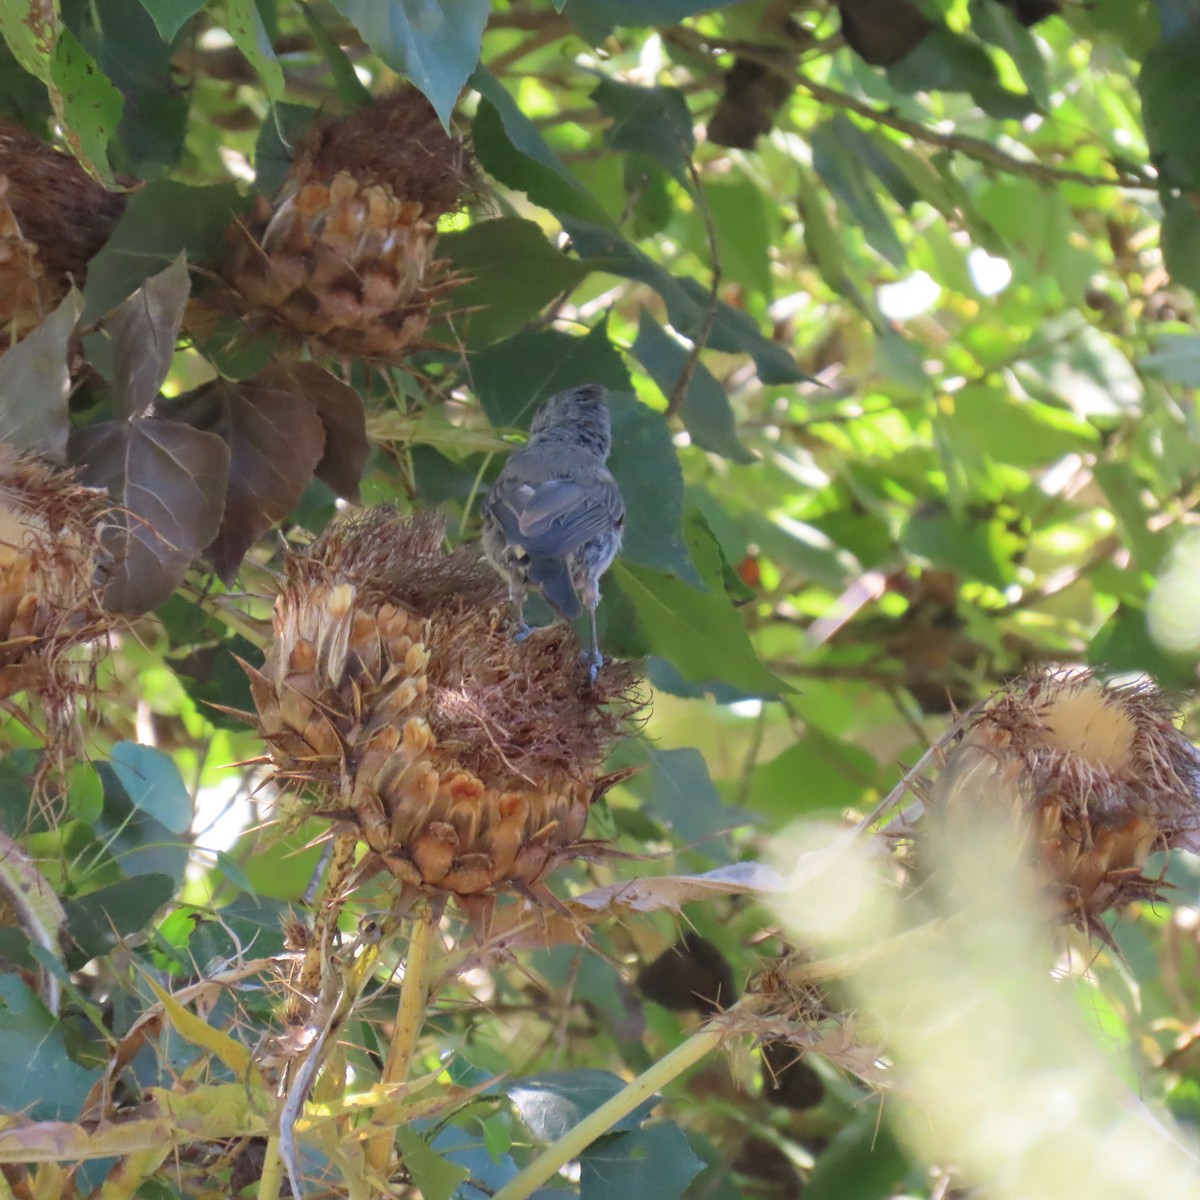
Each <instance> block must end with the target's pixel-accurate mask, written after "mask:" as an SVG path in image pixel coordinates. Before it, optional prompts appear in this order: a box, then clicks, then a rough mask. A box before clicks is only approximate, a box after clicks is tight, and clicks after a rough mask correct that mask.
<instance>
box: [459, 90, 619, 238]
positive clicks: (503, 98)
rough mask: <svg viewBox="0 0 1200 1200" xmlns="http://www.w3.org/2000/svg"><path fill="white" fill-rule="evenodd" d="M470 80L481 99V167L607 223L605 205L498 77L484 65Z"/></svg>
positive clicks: (476, 139)
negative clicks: (564, 162)
mask: <svg viewBox="0 0 1200 1200" xmlns="http://www.w3.org/2000/svg"><path fill="white" fill-rule="evenodd" d="M470 84H471V86H472V87H473V88H474V89H475V90H476V91H477V92H478V93H479V94H480V96H481V97H482V99H481V101H480V104H479V108H478V110H477V111H476V113H475V120H474V121H473V122H472V123H471V149H472V150H473V151H474V152H475V157H476V158H478V159H479V163H480V165H481V166H482V167H483V169H484V170H485V171H487V172H488V173H489V174H491V175H494V176H495V177H496V178H497V179H499V180H500V182H501V183H503V184H505V185H506V186H507V187H510V188H515V189H516V190H518V191H522V192H524V193H525V194H526V195H527V196H528V197H529V199H530V200H532V201H533V202H534V204H540V205H542V207H544V208H548V209H550V210H551V211H553V212H565V213H570V214H572V215H573V216H577V217H583V218H585V219H586V220H590V221H598V222H601V223H606V222H607V221H608V217H607V215H606V214H605V212H604V209H603V208H602V207H601V206H600V204H599V203H598V202H597V200H596V199H595V198H594V197H593V196H592V195H591V194H590V193H589V192H588V191H587V190H586V189H585V188H584V187H583V185H582V184H580V182H579V181H578V180H577V179H576V178H575V177H574V176H573V175H572V174H571V173H570V172H569V171H568V170H567V168H566V167H565V166H564V165H563V162H562V160H561V159H560V158H559V157H558V155H557V154H555V153H554V151H553V150H551V149H550V147H549V146H548V145H547V144H546V141H545V139H544V138H543V137H542V135H541V133H540V132H539V131H538V128H537V126H536V125H534V123H533V122H532V121H531V120H530V119H529V118H528V117H527V116H526V115H525V114H524V113H523V112H522V111H521V110H520V108H518V107H517V102H516V101H515V100H514V99H513V98H512V96H510V95H509V93H508V91H507V90H506V89H505V87H504V86H503V85H502V84H501V83H500V82H499V80H497V79H496V78H495V76H493V75H492V74H491V73H490V72H488V71H486V70H484V69H483V68H482V67H481V68H480V69H479V70H477V71H476V72H475V74H474V75H472V76H471V79H470Z"/></svg>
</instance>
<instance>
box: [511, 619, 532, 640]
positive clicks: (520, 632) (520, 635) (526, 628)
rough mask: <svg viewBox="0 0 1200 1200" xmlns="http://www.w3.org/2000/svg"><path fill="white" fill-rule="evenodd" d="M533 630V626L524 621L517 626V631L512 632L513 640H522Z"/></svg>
mask: <svg viewBox="0 0 1200 1200" xmlns="http://www.w3.org/2000/svg"><path fill="white" fill-rule="evenodd" d="M532 632H533V626H532V625H527V624H526V623H525V622H524V621H522V622H521V624H520V625H518V626H517V632H516V633H514V634H513V641H514V642H523V641H524V640H525V639H526V638H527V637H528V636H529V635H530V634H531V633H532Z"/></svg>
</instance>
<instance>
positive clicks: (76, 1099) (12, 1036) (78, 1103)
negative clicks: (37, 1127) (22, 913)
mask: <svg viewBox="0 0 1200 1200" xmlns="http://www.w3.org/2000/svg"><path fill="white" fill-rule="evenodd" d="M64 1032H65V1029H64V1026H63V1024H62V1022H61V1021H60V1020H59V1019H58V1018H57V1017H55V1016H53V1015H52V1014H51V1013H50V1012H49V1011H48V1010H47V1008H46V1006H45V1005H44V1004H43V1003H42V1002H41V1000H39V999H38V997H37V996H35V995H34V993H33V992H32V991H30V989H29V988H28V986H27V985H26V984H25V983H24V981H23V980H22V979H21V977H20V976H19V975H10V974H5V975H0V1109H3V1110H4V1111H5V1112H9V1113H18V1112H19V1113H23V1114H24V1115H25V1117H26V1118H27V1119H28V1120H31V1121H56V1120H72V1119H74V1118H75V1117H76V1116H78V1114H79V1110H80V1109H81V1108H82V1106H83V1101H84V1099H85V1097H86V1096H87V1093H88V1090H89V1088H90V1087H91V1085H92V1081H93V1079H94V1077H95V1075H96V1072H95V1071H87V1070H85V1069H84V1068H83V1067H81V1066H80V1065H79V1064H78V1063H76V1062H72V1060H71V1059H70V1057H69V1056H68V1054H67V1046H66V1042H65V1040H64Z"/></svg>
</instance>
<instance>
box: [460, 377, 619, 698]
mask: <svg viewBox="0 0 1200 1200" xmlns="http://www.w3.org/2000/svg"><path fill="white" fill-rule="evenodd" d="M606 395H607V391H606V390H605V389H604V388H603V387H601V386H600V385H599V384H586V385H584V386H583V387H577V388H570V389H569V390H567V391H565V392H559V393H558V394H557V395H554V396H551V397H550V399H548V400H547V401H545V403H543V404H542V406H541V408H539V409H538V411H537V415H536V416H535V417H534V418H533V424H532V425H531V426H530V428H529V441H528V442H527V443H526V445H525V446H524V447H523V448H522V449H520V450H518V451H517V452H516V453H515V454H513V455H512V456H511V457H510V458H509V460H508V462H506V463H505V464H504V469H503V470H502V471H501V472H500V474H499V475H498V476H497V477H496V482H495V483H494V484H492V486H491V489H490V490H489V492H488V494H487V496H486V497H485V498H484V501H483V509H482V511H483V549H484V552H485V553H486V554H487V556H488V559H489V560H490V561H491V563H492V565H493V566H494V567H495V568H496V570H498V571H499V572H500V574H501V575H503V576H504V578H505V579H506V580H508V590H509V595H510V596H511V598H512V602H513V607H514V608H515V609H516V613H517V619H518V621H520V622H521V627H522V632H525V631H526V626H525V624H524V618H523V610H524V606H525V595H526V592H527V591H528V589H529V588H530V587H536V588H537V589H538V590H539V591H541V593H542V595H543V596H544V597H545V598H546V603H547V604H549V605H550V607H551V608H552V609H553V610H554V611H555V612H556V613H557V614H558V615H559V616H560V617H561V618H562V619H563V620H565V621H573V620H575V618H576V617H578V616H579V614H580V612H581V611H582V610H583V609H584V608H586V609H587V611H588V617H589V619H590V621H591V633H592V645H591V660H590V661H591V669H592V674H593V677H594V675H595V672H596V670H597V669H598V668H599V666H600V663H601V658H600V649H599V646H598V644H597V640H596V605H597V604H598V603H599V602H600V577H601V576H602V575H603V574H604V572H605V571H607V570H608V568H609V567H610V566H611V565H612V561H613V559H614V558H616V556H617V550H618V549H619V548H620V546H621V532H622V530H623V529H624V527H625V502H624V501H623V500H622V499H621V493H620V491H619V490H618V488H617V483H616V480H615V479H613V477H612V474H611V473H610V471H609V469H608V467H607V466H605V462H606V460H607V458H608V453H609V450H610V449H611V447H612V424H611V421H610V419H609V415H608V404H607V402H606V400H605V397H606Z"/></svg>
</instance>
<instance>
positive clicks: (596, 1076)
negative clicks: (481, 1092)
mask: <svg viewBox="0 0 1200 1200" xmlns="http://www.w3.org/2000/svg"><path fill="white" fill-rule="evenodd" d="M501 1086H502V1087H503V1089H504V1092H505V1094H506V1095H507V1096H508V1098H509V1099H510V1100H511V1101H512V1102H513V1107H515V1108H516V1110H517V1112H518V1114H519V1115H520V1117H521V1120H522V1121H523V1122H524V1123H525V1127H526V1128H527V1129H528V1130H529V1132H530V1133H531V1134H532V1135H533V1137H534V1138H535V1139H536V1140H537V1141H539V1142H553V1141H557V1140H558V1139H559V1138H560V1137H562V1136H563V1134H565V1133H566V1132H567V1131H568V1130H570V1129H572V1128H574V1127H575V1126H576V1125H578V1124H579V1122H580V1121H582V1120H583V1119H584V1117H586V1116H589V1115H590V1114H591V1113H593V1112H595V1111H596V1109H598V1108H599V1107H600V1105H602V1104H604V1103H606V1102H607V1101H609V1100H611V1099H612V1098H613V1097H614V1096H615V1095H616V1094H617V1093H618V1092H619V1091H621V1089H622V1088H623V1087H624V1086H625V1084H624V1083H623V1082H622V1081H621V1079H619V1078H618V1077H617V1076H616V1075H613V1074H612V1073H611V1072H609V1071H600V1070H597V1069H595V1068H594V1067H580V1068H578V1069H577V1070H574V1071H546V1072H543V1073H542V1074H539V1075H527V1076H525V1077H523V1078H521V1079H513V1080H509V1081H508V1082H507V1083H504V1084H502V1085H501ZM657 1102H658V1098H657V1097H655V1096H652V1097H651V1098H650V1099H649V1100H645V1101H643V1102H642V1103H641V1104H639V1105H638V1106H637V1108H635V1109H634V1110H633V1111H632V1112H630V1113H627V1114H626V1115H625V1116H624V1117H622V1118H621V1119H620V1120H619V1121H618V1122H617V1123H616V1124H615V1125H613V1126H612V1132H613V1133H621V1132H623V1131H625V1130H632V1129H636V1128H637V1127H638V1126H639V1125H640V1124H641V1123H642V1122H643V1121H644V1120H645V1119H646V1118H647V1117H648V1116H649V1115H650V1113H651V1111H652V1110H653V1108H654V1106H655V1104H656V1103H657Z"/></svg>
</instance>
